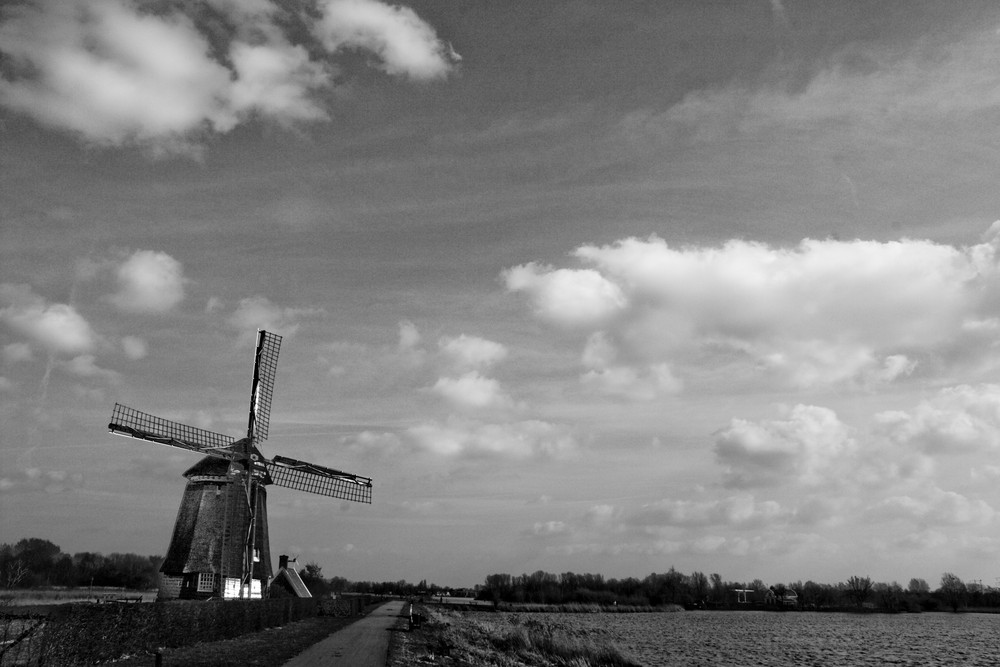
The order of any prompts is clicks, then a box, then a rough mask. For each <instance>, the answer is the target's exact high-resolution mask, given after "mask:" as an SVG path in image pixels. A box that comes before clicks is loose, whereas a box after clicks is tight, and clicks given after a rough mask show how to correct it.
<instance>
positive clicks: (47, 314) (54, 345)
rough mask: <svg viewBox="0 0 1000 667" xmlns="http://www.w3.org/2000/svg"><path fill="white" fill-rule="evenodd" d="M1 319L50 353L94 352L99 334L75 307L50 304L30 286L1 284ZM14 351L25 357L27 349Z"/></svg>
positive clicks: (13, 351) (20, 356)
mask: <svg viewBox="0 0 1000 667" xmlns="http://www.w3.org/2000/svg"><path fill="white" fill-rule="evenodd" d="M0 322H4V323H5V324H6V325H7V326H9V327H10V328H11V329H13V330H14V331H15V332H17V333H18V334H20V335H22V336H25V337H27V338H28V339H29V340H30V341H31V342H33V343H37V344H39V345H41V346H43V347H45V348H46V349H47V350H49V351H50V352H56V353H61V354H71V355H73V354H81V353H85V352H89V351H91V350H92V349H93V348H94V347H95V346H96V344H97V341H98V337H97V334H96V333H95V332H94V330H93V329H92V328H91V326H90V324H89V323H88V322H87V320H86V319H84V317H83V316H82V315H80V313H78V312H77V311H76V309H75V308H73V306H70V305H67V304H64V303H52V304H50V303H47V302H46V301H45V299H44V298H42V297H41V296H39V295H37V294H35V293H34V291H33V290H32V289H31V287H29V286H28V285H12V284H9V283H4V284H0ZM10 354H14V355H16V356H17V357H18V358H20V359H24V358H25V356H24V354H25V352H24V349H23V348H14V349H12V350H11V352H10Z"/></svg>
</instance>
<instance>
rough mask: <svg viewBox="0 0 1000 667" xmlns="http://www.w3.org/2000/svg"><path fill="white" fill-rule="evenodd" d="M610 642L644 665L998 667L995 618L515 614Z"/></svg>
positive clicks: (999, 630)
mask: <svg viewBox="0 0 1000 667" xmlns="http://www.w3.org/2000/svg"><path fill="white" fill-rule="evenodd" d="M517 616H518V617H519V620H520V622H522V623H530V622H531V619H532V618H534V619H536V620H537V621H542V622H544V623H546V624H549V623H551V624H554V625H557V626H559V627H560V628H562V629H563V630H565V631H566V632H567V633H569V634H571V635H574V636H589V637H591V638H592V639H594V640H595V641H598V642H603V641H613V642H615V643H616V644H617V645H618V646H619V647H620V648H622V649H624V650H625V651H626V652H628V653H629V654H630V655H631V656H632V657H633V658H635V659H637V660H639V661H640V662H642V663H643V664H644V665H648V666H649V667H657V666H661V665H670V666H673V665H690V666H698V665H704V666H706V667H707V666H712V667H723V666H733V667H736V666H739V667H742V666H744V665H754V666H759V667H771V666H775V667H777V666H779V665H780V666H781V667H788V666H789V665H796V666H800V665H815V666H823V667H855V666H857V665H927V666H928V667H930V666H935V667H937V666H941V665H983V666H987V665H989V666H991V667H992V666H995V665H1000V615H993V614H948V613H925V614H893V615H890V614H843V613H802V612H785V613H776V612H765V611H745V612H744V611H733V612H725V611H694V612H683V613H681V612H678V613H653V614H518V615H517Z"/></svg>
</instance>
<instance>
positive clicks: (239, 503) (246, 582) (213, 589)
mask: <svg viewBox="0 0 1000 667" xmlns="http://www.w3.org/2000/svg"><path fill="white" fill-rule="evenodd" d="M280 347H281V336H277V335H275V334H273V333H269V332H267V331H263V330H258V331H257V349H256V353H255V355H254V366H253V382H252V384H251V387H250V415H249V419H248V422H247V433H246V436H245V437H243V438H240V439H238V440H237V439H236V438H234V437H232V436H229V435H225V434H222V433H213V432H212V431H206V430H204V429H200V428H195V427H193V426H187V425H185V424H179V423H177V422H172V421H168V420H166V419H162V418H160V417H154V416H153V415H150V414H147V413H145V412H140V411H139V410H135V409H133V408H130V407H127V406H125V405H122V404H120V403H116V404H115V408H114V412H113V413H112V416H111V423H110V424H108V429H109V430H110V431H111V432H112V433H114V434H116V435H122V436H125V437H129V438H135V439H137V440H146V441H148V442H153V443H156V444H159V445H167V446H170V447H178V448H180V449H186V450H189V451H193V452H197V453H199V454H203V455H204V458H202V459H201V460H200V461H198V462H197V463H196V464H195V465H194V466H192V467H191V468H190V469H188V470H187V471H186V472H185V473H184V477H186V478H187V480H188V482H187V486H186V487H185V489H184V495H183V497H182V498H181V505H180V509H178V511H177V521H176V522H175V523H174V532H173V536H172V537H171V539H170V547H169V548H168V549H167V556H166V558H165V559H164V561H163V565H162V566H161V567H160V592H159V597H160V598H161V599H171V598H178V597H183V598H208V597H224V598H259V597H262V596H263V594H264V591H265V590H266V588H267V584H268V582H269V581H270V579H271V575H272V569H271V553H270V546H269V543H268V535H267V532H268V531H267V486H268V485H271V484H273V485H275V486H282V487H286V488H290V489H296V490H298V491H306V492H309V493H316V494H319V495H321V496H329V497H331V498H341V499H343V500H353V501H356V502H362V503H371V493H372V480H371V479H370V478H368V477H361V476H360V475H352V474H350V473H346V472H341V471H339V470H334V469H332V468H326V467H323V466H319V465H316V464H313V463H306V462H304V461H297V460H295V459H290V458H287V457H284V456H275V457H273V458H271V459H267V458H265V457H264V455H263V454H261V452H260V450H259V449H258V445H259V444H260V443H261V442H262V441H263V440H265V439H267V429H268V421H269V418H270V413H271V393H272V391H273V389H274V377H275V373H276V371H277V364H278V351H279V349H280Z"/></svg>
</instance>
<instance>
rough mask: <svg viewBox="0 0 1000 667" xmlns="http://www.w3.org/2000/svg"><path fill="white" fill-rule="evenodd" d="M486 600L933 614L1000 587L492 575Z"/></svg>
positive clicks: (949, 581)
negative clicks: (783, 607)
mask: <svg viewBox="0 0 1000 667" xmlns="http://www.w3.org/2000/svg"><path fill="white" fill-rule="evenodd" d="M478 596H479V598H480V599H484V600H491V601H493V602H494V603H495V604H498V603H500V602H511V603H537V604H556V605H558V604H574V603H579V604H603V605H629V606H638V607H643V606H651V607H658V606H664V605H681V606H685V607H700V608H737V607H740V606H741V605H746V606H762V605H766V604H773V605H777V606H792V607H795V608H798V609H843V608H862V609H865V608H867V609H879V610H883V611H932V610H935V609H943V608H948V609H951V610H953V611H957V610H958V609H960V608H963V607H973V608H986V607H1000V589H998V588H994V587H987V586H983V584H982V583H981V582H975V581H972V582H968V583H966V582H963V581H962V579H961V578H959V577H958V576H957V575H955V574H952V573H950V572H946V573H944V574H943V575H942V577H941V583H940V586H938V588H936V589H933V590H932V589H931V587H930V585H929V584H928V583H927V581H925V580H924V579H919V578H913V579H910V581H909V583H908V585H907V586H906V587H905V588H904V587H903V586H901V585H900V584H899V583H897V582H895V581H893V582H890V583H885V582H874V581H872V579H871V577H866V576H852V577H850V578H849V579H848V580H847V581H845V582H840V583H836V584H826V583H817V582H815V581H811V580H810V581H805V582H803V581H795V582H789V583H778V584H772V585H767V584H765V583H764V582H763V581H762V580H760V579H754V580H753V581H750V582H740V581H724V580H723V578H722V576H721V575H719V574H715V573H713V574H710V575H707V576H706V575H705V574H704V573H703V572H697V571H696V572H692V573H691V574H689V575H688V574H683V573H681V572H678V571H677V570H675V569H674V568H673V567H671V568H670V569H669V570H668V571H667V572H664V573H655V572H654V573H652V574H650V575H648V576H646V577H644V578H642V579H638V578H635V577H628V578H625V579H613V578H612V579H605V578H604V577H603V576H602V575H600V574H576V573H574V572H564V573H562V574H553V573H549V572H544V571H541V570H539V571H537V572H534V573H532V574H521V575H510V574H491V575H489V576H487V577H486V580H485V583H484V584H483V586H482V587H480V588H479V592H478Z"/></svg>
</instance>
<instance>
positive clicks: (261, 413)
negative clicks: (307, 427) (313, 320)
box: [247, 329, 281, 445]
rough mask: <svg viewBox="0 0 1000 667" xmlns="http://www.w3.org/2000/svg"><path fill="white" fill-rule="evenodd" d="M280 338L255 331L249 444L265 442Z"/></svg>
mask: <svg viewBox="0 0 1000 667" xmlns="http://www.w3.org/2000/svg"><path fill="white" fill-rule="evenodd" d="M280 349H281V336H279V335H277V334H273V333H271V332H269V331H264V330H263V329H261V330H258V331H257V354H256V356H255V359H254V365H253V384H252V385H251V387H250V423H249V425H248V427H247V437H249V438H252V439H253V442H252V443H251V444H254V445H256V444H257V443H259V442H260V441H261V440H267V428H268V424H269V423H270V420H271V395H272V394H273V392H274V376H275V375H276V374H277V372H278V351H279V350H280Z"/></svg>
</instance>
